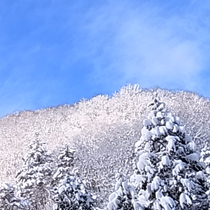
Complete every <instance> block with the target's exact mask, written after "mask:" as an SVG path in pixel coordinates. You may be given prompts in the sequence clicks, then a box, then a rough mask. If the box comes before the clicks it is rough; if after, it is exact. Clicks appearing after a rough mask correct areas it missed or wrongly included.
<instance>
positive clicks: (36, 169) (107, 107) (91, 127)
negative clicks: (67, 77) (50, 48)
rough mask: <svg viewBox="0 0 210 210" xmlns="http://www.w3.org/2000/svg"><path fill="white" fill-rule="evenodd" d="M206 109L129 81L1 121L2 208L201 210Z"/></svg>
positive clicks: (208, 123) (198, 100) (208, 135)
mask: <svg viewBox="0 0 210 210" xmlns="http://www.w3.org/2000/svg"><path fill="white" fill-rule="evenodd" d="M209 110H210V101H209V100H208V99H205V98H203V97H200V96H198V95H197V94H195V93H191V92H184V91H179V92H172V91H168V90H162V89H152V90H145V89H143V90H142V89H140V88H139V87H138V86H137V85H134V86H130V85H129V86H126V87H123V88H122V89H121V90H120V91H119V92H116V93H115V94H113V96H111V97H108V96H105V95H99V96H96V97H94V98H92V99H90V100H82V101H80V102H79V103H77V104H74V105H63V106H59V107H55V108H46V109H43V110H36V111H23V112H20V113H14V114H11V115H8V116H5V117H3V118H1V119H0V138H1V140H0V142H1V146H0V161H1V164H0V167H1V168H0V169H1V170H0V182H1V184H2V187H1V189H0V199H1V200H0V202H1V203H0V207H1V209H7V207H6V206H10V207H8V209H53V206H54V209H56V210H58V209H59V210H60V209H83V210H84V209H87V210H89V209H90V210H92V209H98V208H100V209H109V210H115V209H123V210H125V209H127V210H132V209H135V210H150V209H151V210H159V209H160V210H173V209H174V210H181V209H189V210H193V209H201V210H205V209H208V205H209V204H208V199H207V197H208V188H209V184H208V183H209V177H208V176H209V173H210V171H209V167H210V161H209V157H210V154H209V149H208V148H209V140H210V131H209V127H210V112H209ZM70 189H71V190H70ZM8 202H9V204H8ZM14 206H18V207H17V208H16V207H14Z"/></svg>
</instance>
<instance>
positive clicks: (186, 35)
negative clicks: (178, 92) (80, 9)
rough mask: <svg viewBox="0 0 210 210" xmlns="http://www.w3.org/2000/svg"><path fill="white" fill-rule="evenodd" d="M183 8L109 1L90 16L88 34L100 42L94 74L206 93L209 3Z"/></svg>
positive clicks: (124, 81)
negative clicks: (203, 90) (202, 75)
mask: <svg viewBox="0 0 210 210" xmlns="http://www.w3.org/2000/svg"><path fill="white" fill-rule="evenodd" d="M184 6H185V7H183V5H177V7H178V8H179V9H178V11H174V10H173V8H169V7H166V8H164V5H161V4H159V5H157V4H155V3H148V4H142V3H138V2H134V1H132V3H129V2H126V1H120V2H118V3H116V2H112V1H110V2H109V4H106V5H103V6H102V7H101V8H100V9H99V10H97V11H96V12H93V13H90V16H92V15H93V16H92V21H91V22H90V24H89V26H88V27H87V31H89V35H90V36H91V37H92V39H93V40H97V43H96V44H97V46H94V47H93V48H92V51H93V52H92V53H93V54H94V57H96V58H97V59H95V60H96V62H95V65H96V67H95V72H94V73H95V74H97V75H99V78H100V79H101V80H103V79H104V77H105V78H106V77H107V75H110V77H108V78H109V80H112V82H114V81H116V78H114V77H112V75H113V73H115V75H116V76H117V77H118V78H119V77H120V80H119V83H120V84H125V83H127V82H139V83H140V85H141V86H143V87H152V86H161V87H165V88H167V87H168V88H169V89H171V88H176V89H188V90H194V91H196V90H197V91H199V90H201V89H203V88H204V85H206V84H205V83H202V78H201V74H202V72H203V71H204V70H205V69H206V66H208V63H207V57H208V54H207V52H208V51H209V49H208V48H206V46H205V42H206V41H207V42H209V40H208V37H209V35H208V34H209V27H208V22H207V16H208V18H209V17H210V15H208V13H206V12H207V9H206V7H205V4H204V5H202V6H201V5H195V4H193V3H192V1H189V3H188V5H184ZM188 7H189V8H188ZM169 9H170V10H171V11H169ZM197 13H198V15H201V16H198V15H197ZM94 17H96V18H94ZM201 22H202V24H201ZM96 50H97V51H96ZM99 50H100V51H101V54H99V53H98V51H99ZM105 58H106V60H105ZM102 71H103V73H101V72H102Z"/></svg>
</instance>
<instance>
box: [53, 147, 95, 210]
mask: <svg viewBox="0 0 210 210" xmlns="http://www.w3.org/2000/svg"><path fill="white" fill-rule="evenodd" d="M74 153H75V151H74V150H72V149H70V148H69V147H68V146H67V145H66V146H65V148H64V149H62V150H61V152H60V154H59V156H58V165H57V170H56V172H55V174H54V175H53V186H55V187H54V189H53V190H52V191H51V195H52V196H51V197H52V200H53V201H54V203H55V205H54V209H55V210H93V209H94V207H93V206H94V205H93V204H94V199H93V197H92V195H91V193H90V192H89V191H88V190H87V188H86V186H85V183H84V182H83V181H81V179H80V178H79V175H78V173H77V169H76V168H73V167H74V160H75V157H74Z"/></svg>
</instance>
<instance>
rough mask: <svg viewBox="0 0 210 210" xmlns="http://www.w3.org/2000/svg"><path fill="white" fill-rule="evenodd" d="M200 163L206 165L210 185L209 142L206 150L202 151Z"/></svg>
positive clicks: (205, 147)
mask: <svg viewBox="0 0 210 210" xmlns="http://www.w3.org/2000/svg"><path fill="white" fill-rule="evenodd" d="M200 161H201V162H203V163H204V164H205V169H206V170H205V172H206V176H207V181H208V182H209V183H210V147H209V146H208V142H206V144H205V146H204V148H203V149H202V150H201V159H200Z"/></svg>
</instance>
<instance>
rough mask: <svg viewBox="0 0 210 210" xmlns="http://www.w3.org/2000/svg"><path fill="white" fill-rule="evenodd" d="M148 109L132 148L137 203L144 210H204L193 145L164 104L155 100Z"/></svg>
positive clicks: (203, 188) (205, 204)
mask: <svg viewBox="0 0 210 210" xmlns="http://www.w3.org/2000/svg"><path fill="white" fill-rule="evenodd" d="M150 106H152V111H151V113H150V114H149V116H148V118H147V119H146V120H144V122H143V125H144V127H143V129H142V131H141V134H142V135H141V138H140V140H139V141H138V142H137V143H136V144H135V147H136V152H137V153H138V156H139V160H138V162H137V164H136V170H135V173H134V175H132V177H131V180H132V183H133V184H134V186H135V187H136V189H137V191H138V199H139V201H140V202H142V203H144V206H145V209H147V210H198V209H199V210H207V209H208V207H209V203H208V199H207V195H206V191H207V182H206V179H205V176H204V173H203V170H204V167H203V164H201V162H199V158H200V157H199V152H198V151H197V149H196V144H195V143H194V141H192V138H191V137H190V136H189V135H188V134H187V133H186V131H185V127H184V126H182V125H181V124H180V119H179V117H176V116H174V115H173V114H172V113H170V112H169V111H166V109H165V104H164V103H163V102H159V101H158V100H157V99H155V100H154V103H152V104H150ZM141 144H144V149H143V150H142V149H139V148H141V147H142V146H141Z"/></svg>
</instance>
